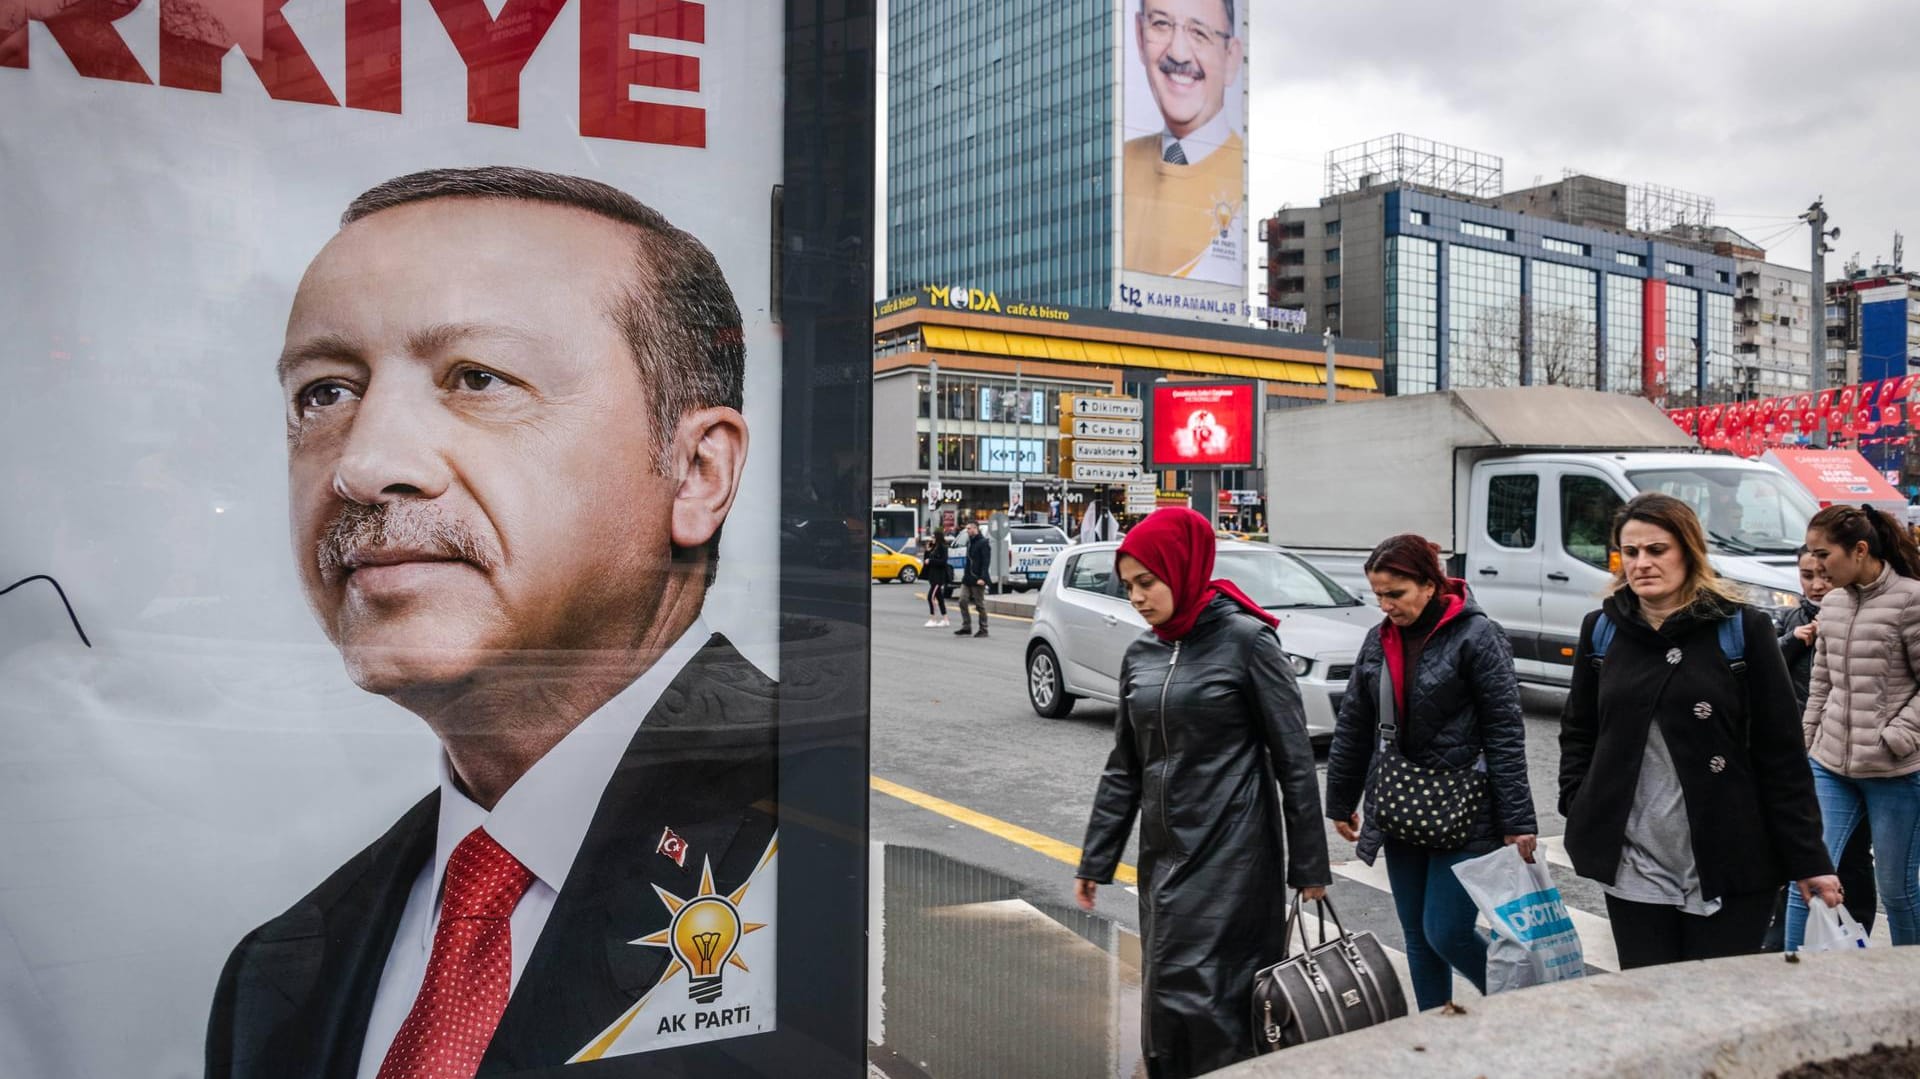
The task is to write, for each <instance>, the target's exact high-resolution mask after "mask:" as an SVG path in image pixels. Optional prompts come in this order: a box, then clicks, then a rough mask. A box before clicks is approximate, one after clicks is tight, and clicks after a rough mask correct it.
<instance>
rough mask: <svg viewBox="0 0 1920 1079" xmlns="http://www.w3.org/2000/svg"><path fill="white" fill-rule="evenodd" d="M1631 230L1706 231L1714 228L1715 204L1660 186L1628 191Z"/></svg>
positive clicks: (1640, 185) (1639, 187) (1633, 187)
mask: <svg viewBox="0 0 1920 1079" xmlns="http://www.w3.org/2000/svg"><path fill="white" fill-rule="evenodd" d="M1627 203H1628V208H1627V227H1628V228H1631V229H1634V230H1636V231H1639V232H1667V231H1669V230H1672V231H1684V230H1685V229H1688V228H1698V229H1704V228H1707V227H1709V226H1711V225H1712V224H1713V200H1712V199H1710V198H1708V197H1707V196H1705V195H1696V194H1694V193H1693V192H1691V191H1681V190H1679V189H1677V188H1672V187H1662V186H1660V185H1659V184H1634V185H1633V186H1632V187H1630V188H1628V189H1627Z"/></svg>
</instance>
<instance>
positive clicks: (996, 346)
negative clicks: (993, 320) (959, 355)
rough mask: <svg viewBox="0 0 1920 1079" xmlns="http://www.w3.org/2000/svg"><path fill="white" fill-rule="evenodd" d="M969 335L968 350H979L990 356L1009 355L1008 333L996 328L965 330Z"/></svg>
mask: <svg viewBox="0 0 1920 1079" xmlns="http://www.w3.org/2000/svg"><path fill="white" fill-rule="evenodd" d="M962 332H964V333H965V334H966V335H967V351H968V352H979V353H983V354H985V355H988V356H1005V355H1007V335H1006V334H1004V333H999V332H996V331H994V330H964V331H962Z"/></svg>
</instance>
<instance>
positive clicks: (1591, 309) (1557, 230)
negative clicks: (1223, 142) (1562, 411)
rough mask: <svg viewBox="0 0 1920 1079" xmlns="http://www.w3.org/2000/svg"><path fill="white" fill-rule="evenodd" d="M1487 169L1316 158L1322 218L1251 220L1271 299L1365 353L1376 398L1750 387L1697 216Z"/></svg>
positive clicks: (1397, 140) (1671, 202)
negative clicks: (1377, 378) (1552, 388)
mask: <svg viewBox="0 0 1920 1079" xmlns="http://www.w3.org/2000/svg"><path fill="white" fill-rule="evenodd" d="M1502 172H1503V168H1502V163H1501V161H1500V159H1499V158H1498V157H1494V156H1492V155H1488V154H1481V153H1476V152H1474V151H1471V150H1465V149H1462V148H1460V147H1455V146H1447V145H1444V144H1441V143H1435V142H1431V141H1428V140H1425V139H1418V138H1414V137H1412V136H1408V135H1392V136H1387V137H1386V138H1382V139H1375V140H1372V141H1370V142H1367V143H1362V144H1359V145H1356V146H1351V147H1345V148H1343V149H1340V150H1336V151H1334V152H1332V153H1330V154H1329V155H1327V192H1326V196H1325V197H1324V198H1322V199H1321V201H1320V202H1319V204H1318V205H1311V206H1304V207H1295V208H1290V209H1286V210H1282V211H1281V212H1280V213H1278V214H1276V215H1275V216H1273V217H1272V218H1269V219H1267V220H1266V221H1264V222H1263V223H1262V225H1261V239H1262V241H1264V242H1265V244H1266V246H1267V252H1268V254H1267V266H1266V275H1267V290H1268V299H1269V302H1270V303H1272V304H1274V305H1275V306H1276V307H1301V308H1304V309H1305V310H1306V312H1307V318H1308V328H1310V329H1317V328H1322V327H1325V328H1330V329H1331V330H1332V331H1333V332H1334V333H1336V334H1344V335H1347V336H1352V337H1358V338H1362V339H1374V340H1379V341H1380V342H1381V343H1382V358H1383V359H1384V361H1385V368H1386V379H1387V386H1388V392H1389V393H1394V394H1407V393H1425V392H1430V391H1433V390H1445V389H1453V388H1458V387H1466V386H1515V385H1560V386H1576V387H1583V388H1587V389H1602V390H1609V391H1613V392H1624V393H1636V394H1647V395H1648V396H1651V397H1654V398H1656V399H1658V400H1662V401H1664V402H1665V403H1667V404H1668V405H1670V406H1672V407H1684V406H1687V405H1692V404H1700V403H1706V404H1713V403H1718V402H1722V401H1732V400H1737V399H1739V398H1740V397H1741V396H1742V395H1743V393H1749V392H1751V390H1752V389H1753V386H1752V385H1751V380H1750V379H1748V378H1746V377H1744V376H1743V372H1742V369H1741V363H1740V359H1739V357H1738V356H1737V355H1736V353H1735V350H1734V293H1735V284H1734V274H1735V271H1736V263H1735V260H1734V258H1733V257H1732V256H1731V255H1729V254H1721V253H1718V252H1716V251H1715V250H1714V249H1713V245H1712V243H1710V242H1707V241H1705V240H1704V239H1702V238H1701V237H1700V236H1698V235H1696V234H1695V231H1690V230H1688V229H1686V228H1679V227H1676V226H1678V225H1682V224H1684V223H1685V222H1687V221H1689V220H1699V219H1703V218H1705V217H1708V216H1710V215H1711V203H1710V202H1707V201H1706V200H1702V199H1699V198H1698V197H1697V196H1688V195H1686V194H1685V193H1683V192H1675V191H1670V190H1666V189H1659V188H1650V187H1641V188H1629V187H1627V186H1626V185H1624V184H1619V183H1615V182H1613V181H1610V180H1602V179H1599V178H1597V177H1591V176H1577V175H1576V176H1570V177H1567V178H1566V179H1564V180H1561V181H1558V182H1556V183H1552V184H1545V185H1541V186H1539V187H1534V188H1529V189H1526V190H1524V191H1516V192H1504V191H1503V190H1502V186H1501V184H1502Z"/></svg>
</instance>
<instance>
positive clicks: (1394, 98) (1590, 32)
mask: <svg viewBox="0 0 1920 1079" xmlns="http://www.w3.org/2000/svg"><path fill="white" fill-rule="evenodd" d="M1251 10H1252V20H1253V25H1252V41H1251V43H1250V44H1251V48H1250V50H1249V60H1250V62H1251V66H1252V71H1253V80H1254V81H1253V106H1252V117H1251V140H1250V141H1251V150H1250V153H1251V158H1250V165H1249V172H1250V174H1251V177H1250V183H1251V188H1252V190H1251V193H1250V197H1251V200H1252V206H1251V207H1250V208H1249V209H1250V210H1251V211H1252V216H1254V217H1255V218H1259V217H1264V216H1267V215H1270V214H1272V213H1273V212H1274V211H1275V210H1276V209H1278V208H1279V207H1280V206H1281V205H1283V204H1286V203H1292V204H1294V205H1301V204H1306V203H1312V202H1316V201H1318V200H1319V198H1320V196H1321V195H1322V194H1323V192H1324V188H1325V155H1326V152H1327V151H1328V150H1330V149H1333V148H1335V147H1339V146H1346V145H1349V144H1351V143H1356V142H1361V141H1363V140H1366V139H1369V138H1373V137H1376V136H1379V135H1386V134H1391V133H1393V132H1396V131H1400V132H1406V133H1408V134H1412V135H1420V136H1423V137H1425V138H1430V139H1437V140H1439V141H1441V142H1448V143H1453V144H1455V145H1460V146H1465V147H1468V148H1471V149H1474V150H1478V151H1481V152H1483V153H1489V154H1494V155H1497V156H1499V157H1502V158H1504V159H1505V166H1506V188H1507V190H1510V191H1511V190H1517V189H1519V188H1523V187H1528V186H1531V185H1532V184H1533V183H1534V182H1535V181H1536V179H1539V180H1549V181H1550V180H1555V179H1558V178H1559V177H1560V176H1561V174H1562V173H1563V172H1564V171H1565V170H1566V169H1569V168H1571V169H1575V170H1578V171H1582V172H1588V173H1592V174H1595V175H1599V176H1605V177H1608V178H1610V179H1616V180H1621V181H1623V182H1626V183H1641V182H1651V183H1656V184H1661V185H1664V186H1667V187H1674V188H1680V189H1683V190H1686V191H1691V192H1696V193H1699V194H1702V195H1706V196H1708V197H1710V198H1712V199H1713V200H1714V203H1715V206H1716V209H1717V221H1718V223H1719V224H1723V225H1726V226H1728V227H1730V228H1733V229H1736V230H1738V231H1739V232H1741V233H1742V234H1744V235H1746V236H1747V237H1748V238H1750V239H1752V240H1755V241H1768V240H1770V241H1771V242H1768V243H1766V244H1765V246H1766V247H1767V250H1768V258H1769V259H1770V260H1772V261H1776V262H1781V263H1785V264H1786V265H1790V266H1797V267H1800V268H1802V269H1804V268H1806V266H1807V263H1808V254H1809V252H1808V243H1809V239H1808V232H1807V229H1806V227H1805V226H1804V225H1801V226H1798V227H1793V228H1790V227H1789V226H1792V225H1793V224H1794V223H1793V220H1792V218H1793V217H1794V216H1795V215H1797V214H1799V213H1800V212H1802V211H1803V210H1805V209H1806V207H1807V205H1808V204H1809V203H1811V202H1812V201H1813V199H1814V198H1815V197H1816V196H1819V195H1822V194H1824V195H1825V196H1826V202H1827V212H1828V214H1829V215H1830V216H1831V218H1832V224H1834V225H1838V226H1840V227H1841V229H1842V233H1843V235H1842V236H1841V238H1840V239H1839V240H1837V241H1834V242H1833V246H1834V249H1835V253H1834V254H1832V255H1829V256H1828V257H1827V270H1828V276H1829V277H1837V276H1839V274H1840V265H1841V263H1843V262H1844V261H1845V260H1846V258H1847V256H1848V255H1850V254H1852V253H1853V252H1856V251H1857V252H1859V253H1860V257H1861V261H1862V262H1869V263H1870V262H1872V261H1873V260H1874V258H1875V256H1881V257H1886V256H1890V255H1891V254H1892V248H1893V232H1894V230H1895V229H1901V230H1903V231H1907V232H1908V233H1909V237H1908V238H1909V241H1910V242H1913V243H1920V236H1915V235H1913V229H1914V227H1915V226H1916V225H1920V214H1916V213H1914V212H1913V210H1911V209H1910V208H1909V207H1910V206H1913V205H1914V204H1915V202H1916V200H1915V195H1916V189H1917V188H1920V184H1917V183H1916V179H1917V178H1920V137H1916V135H1915V131H1916V129H1917V128H1920V124H1916V122H1915V117H1914V111H1915V109H1916V108H1920V4H1916V3H1913V2H1911V0H1894V2H1892V3H1886V2H1882V3H1873V4H1868V3H1864V2H1858V0H1835V2H1829V3H1826V4H1810V3H1804V2H1802V3H1791V4H1789V3H1785V2H1782V0H1741V2H1737V3H1736V2H1732V0H1665V2H1657V3H1653V2H1647V0H1633V2H1628V0H1585V2H1580V3H1572V2H1563V0H1473V2H1471V3H1451V2H1439V3H1435V2H1425V0H1340V2H1338V3H1321V4H1309V3H1296V2H1294V0H1258V3H1256V4H1255V6H1254V7H1253V8H1252V9H1251ZM1469 11H1470V12H1471V15H1467V14H1464V12H1469ZM1906 261H1907V262H1908V264H1910V265H1920V248H1917V249H1915V250H1914V251H1913V252H1912V253H1911V255H1910V257H1909V258H1908V259H1907V260H1906Z"/></svg>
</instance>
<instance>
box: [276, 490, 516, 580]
mask: <svg viewBox="0 0 1920 1079" xmlns="http://www.w3.org/2000/svg"><path fill="white" fill-rule="evenodd" d="M393 547H400V548H405V549H407V550H417V551H423V552H427V553H429V554H434V555H438V556H440V557H442V558H453V559H459V560H460V561H463V562H471V563H473V564H474V565H476V566H478V567H480V568H481V569H492V568H493V567H494V566H496V565H497V564H498V563H499V557H498V556H497V555H496V554H495V553H494V550H493V545H492V544H491V543H489V542H487V541H486V540H485V539H483V538H482V537H481V536H480V535H479V533H477V532H475V531H474V530H473V529H471V528H469V527H467V525H466V524H465V523H464V522H462V521H460V520H458V519H456V518H453V517H450V516H448V515H447V514H445V513H443V512H441V511H440V510H439V509H438V508H436V507H434V506H431V505H429V504H427V503H423V502H406V501H402V502H392V503H385V504H381V505H372V506H368V505H361V504H358V503H353V504H349V505H348V506H346V507H345V508H344V509H342V510H341V511H340V513H339V514H338V515H336V516H335V517H334V519H333V521H332V523H331V524H329V525H328V526H327V530H326V531H325V532H324V533H322V534H321V536H320V540H319V542H318V543H317V544H315V552H314V553H315V557H316V559H317V560H318V563H319V566H320V574H321V576H323V577H337V576H339V575H340V574H341V573H342V572H343V571H345V569H346V567H347V564H348V559H349V556H350V555H352V554H353V553H354V552H356V551H368V550H382V549H386V548H393Z"/></svg>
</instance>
